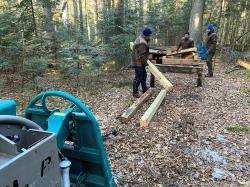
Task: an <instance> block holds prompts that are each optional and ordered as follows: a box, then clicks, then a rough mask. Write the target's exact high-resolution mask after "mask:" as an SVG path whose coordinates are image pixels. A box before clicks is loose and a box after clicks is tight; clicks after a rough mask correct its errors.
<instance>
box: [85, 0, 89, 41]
mask: <svg viewBox="0 0 250 187" xmlns="http://www.w3.org/2000/svg"><path fill="white" fill-rule="evenodd" d="M85 19H86V29H87V34H88V39H89V41H90V25H89V7H88V3H87V0H85Z"/></svg>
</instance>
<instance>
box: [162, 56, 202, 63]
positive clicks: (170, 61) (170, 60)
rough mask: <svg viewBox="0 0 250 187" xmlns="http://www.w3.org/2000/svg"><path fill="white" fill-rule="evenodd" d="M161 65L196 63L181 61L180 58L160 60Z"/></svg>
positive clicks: (186, 60)
mask: <svg viewBox="0 0 250 187" xmlns="http://www.w3.org/2000/svg"><path fill="white" fill-rule="evenodd" d="M162 63H163V64H173V65H175V64H188V65H197V64H199V63H198V62H196V61H194V60H193V59H181V58H164V57H163V58H162Z"/></svg>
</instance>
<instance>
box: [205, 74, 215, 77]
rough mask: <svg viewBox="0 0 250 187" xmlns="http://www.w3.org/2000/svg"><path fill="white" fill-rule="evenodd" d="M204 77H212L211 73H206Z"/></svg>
mask: <svg viewBox="0 0 250 187" xmlns="http://www.w3.org/2000/svg"><path fill="white" fill-rule="evenodd" d="M205 77H213V75H211V74H206V75H205Z"/></svg>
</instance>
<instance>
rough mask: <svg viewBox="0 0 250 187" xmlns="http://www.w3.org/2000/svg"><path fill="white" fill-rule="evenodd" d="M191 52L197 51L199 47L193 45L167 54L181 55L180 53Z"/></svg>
mask: <svg viewBox="0 0 250 187" xmlns="http://www.w3.org/2000/svg"><path fill="white" fill-rule="evenodd" d="M189 52H197V48H196V47H193V48H188V49H183V50H180V51H177V52H173V53H170V54H167V56H175V55H180V54H183V53H189Z"/></svg>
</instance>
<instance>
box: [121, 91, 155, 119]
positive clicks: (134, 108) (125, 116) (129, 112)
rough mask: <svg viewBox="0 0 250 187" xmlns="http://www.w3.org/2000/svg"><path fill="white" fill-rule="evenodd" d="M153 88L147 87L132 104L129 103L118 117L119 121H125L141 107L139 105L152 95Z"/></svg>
mask: <svg viewBox="0 0 250 187" xmlns="http://www.w3.org/2000/svg"><path fill="white" fill-rule="evenodd" d="M152 93H153V89H152V88H150V89H148V90H147V91H146V92H145V93H144V94H143V95H142V96H141V97H140V98H139V99H137V100H136V101H135V102H134V103H133V105H131V106H130V107H129V108H128V109H127V110H126V111H125V112H124V113H123V114H122V115H121V117H120V119H121V121H122V122H124V123H126V122H127V121H129V120H130V119H131V118H132V117H133V115H134V114H135V113H136V112H137V111H138V110H139V108H141V106H142V105H143V104H144V103H145V102H146V101H147V100H148V98H149V97H150V96H151V95H152Z"/></svg>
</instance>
